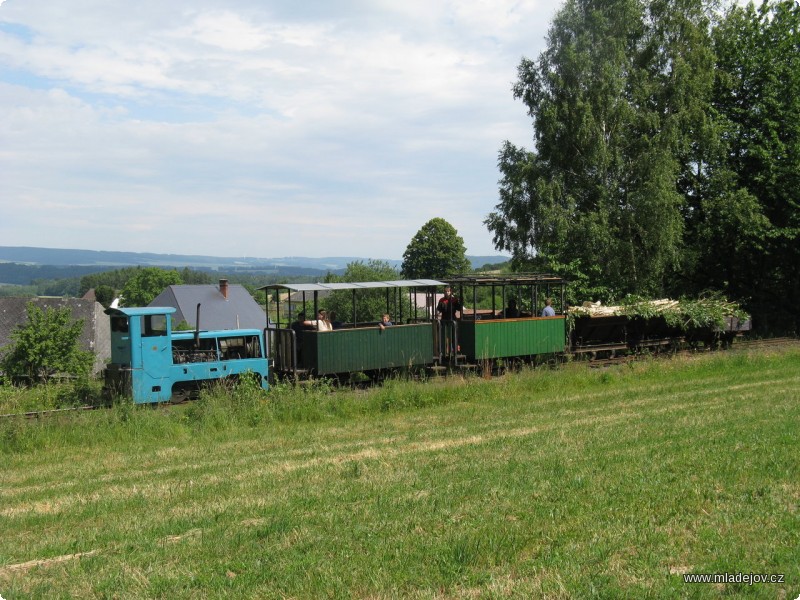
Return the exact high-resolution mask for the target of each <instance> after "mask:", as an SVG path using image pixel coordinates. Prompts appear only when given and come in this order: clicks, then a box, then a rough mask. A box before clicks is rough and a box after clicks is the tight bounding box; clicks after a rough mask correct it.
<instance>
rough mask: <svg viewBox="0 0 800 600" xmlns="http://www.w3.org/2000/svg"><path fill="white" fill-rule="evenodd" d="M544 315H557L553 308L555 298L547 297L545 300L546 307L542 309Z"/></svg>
mask: <svg viewBox="0 0 800 600" xmlns="http://www.w3.org/2000/svg"><path fill="white" fill-rule="evenodd" d="M542 316H543V317H555V316H556V311H555V309H553V299H552V298H545V301H544V308H543V309H542Z"/></svg>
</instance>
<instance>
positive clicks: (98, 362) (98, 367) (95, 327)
mask: <svg viewBox="0 0 800 600" xmlns="http://www.w3.org/2000/svg"><path fill="white" fill-rule="evenodd" d="M29 302H32V303H33V304H35V305H36V306H37V307H39V308H40V309H42V310H46V309H47V308H64V307H66V308H69V310H70V313H71V315H72V318H73V319H74V320H82V321H83V332H82V333H81V337H80V340H79V343H80V347H81V349H82V350H88V351H89V352H92V353H93V354H94V365H93V368H92V373H93V374H94V375H96V374H98V373H100V371H102V370H103V369H104V368H105V365H106V363H107V362H108V360H109V359H110V358H111V330H110V325H109V319H108V316H107V315H106V314H105V312H104V310H105V309H104V308H103V305H102V304H100V303H99V302H96V301H95V300H94V299H89V298H56V297H43V298H0V353H2V352H3V349H4V348H5V347H7V346H8V345H10V344H11V343H12V339H11V333H12V332H13V331H14V330H15V329H16V328H17V327H19V326H21V325H24V324H25V323H26V322H27V320H28V303H29Z"/></svg>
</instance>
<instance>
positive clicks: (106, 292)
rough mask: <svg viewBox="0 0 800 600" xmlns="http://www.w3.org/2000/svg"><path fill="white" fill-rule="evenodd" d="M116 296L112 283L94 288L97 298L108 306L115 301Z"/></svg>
mask: <svg viewBox="0 0 800 600" xmlns="http://www.w3.org/2000/svg"><path fill="white" fill-rule="evenodd" d="M115 296H116V292H115V291H114V288H112V287H111V286H110V285H101V286H100V287H97V288H95V290H94V297H95V299H96V300H97V301H98V302H99V303H100V304H102V305H103V306H105V307H106V308H108V307H109V305H110V304H111V303H112V302H113V301H114V298H115Z"/></svg>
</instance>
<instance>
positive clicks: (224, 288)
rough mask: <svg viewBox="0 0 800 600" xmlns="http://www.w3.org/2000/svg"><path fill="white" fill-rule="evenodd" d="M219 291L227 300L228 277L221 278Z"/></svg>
mask: <svg viewBox="0 0 800 600" xmlns="http://www.w3.org/2000/svg"><path fill="white" fill-rule="evenodd" d="M219 291H220V293H221V294H222V297H223V298H225V300H227V299H228V280H227V279H220V280H219Z"/></svg>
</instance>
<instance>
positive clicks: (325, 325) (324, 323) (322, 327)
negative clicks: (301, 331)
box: [303, 309, 333, 331]
mask: <svg viewBox="0 0 800 600" xmlns="http://www.w3.org/2000/svg"><path fill="white" fill-rule="evenodd" d="M303 325H311V326H312V327H314V328H315V329H316V330H317V331H333V327H332V326H331V322H330V321H329V320H328V313H326V312H325V311H324V310H322V309H319V311H318V312H317V318H316V319H312V320H311V321H303Z"/></svg>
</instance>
